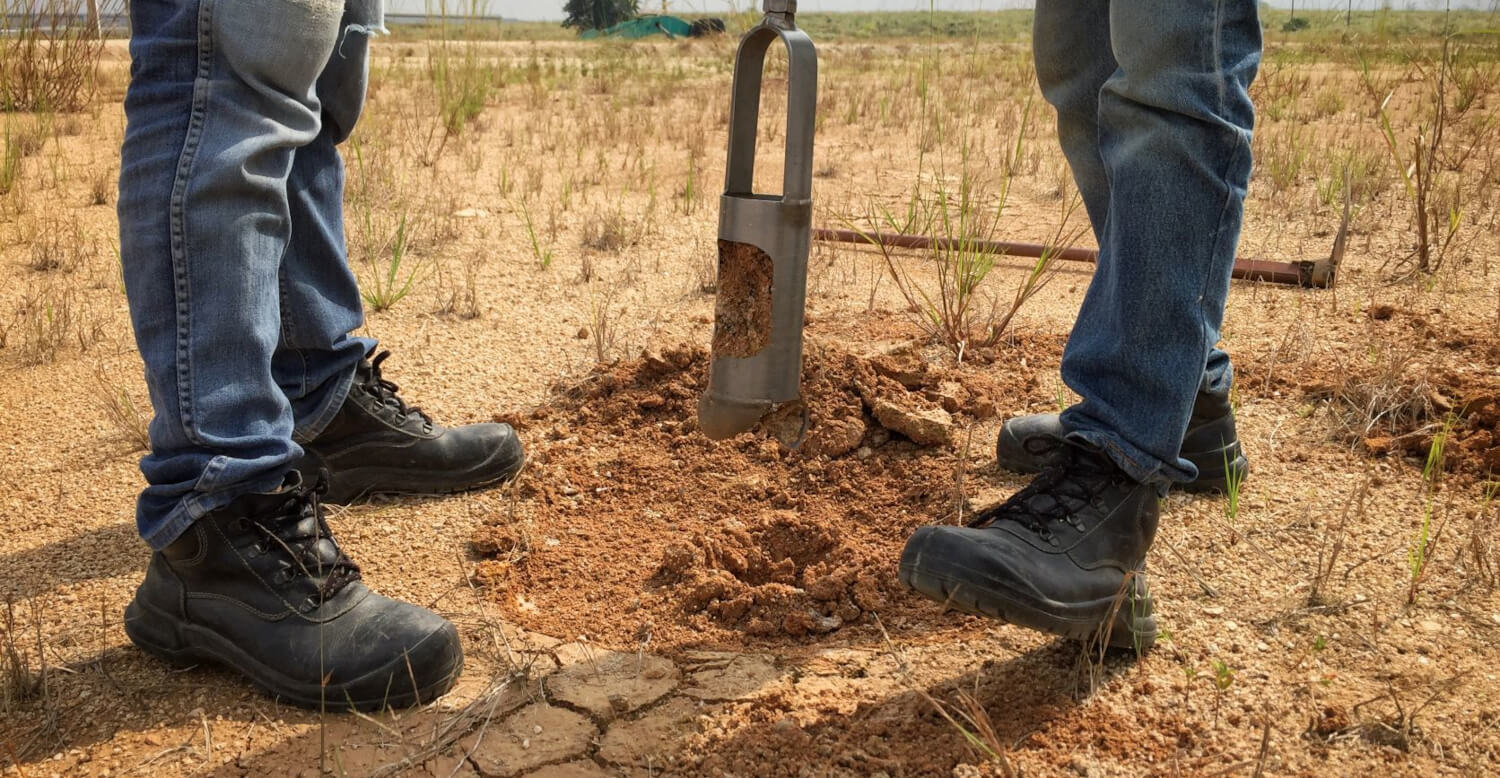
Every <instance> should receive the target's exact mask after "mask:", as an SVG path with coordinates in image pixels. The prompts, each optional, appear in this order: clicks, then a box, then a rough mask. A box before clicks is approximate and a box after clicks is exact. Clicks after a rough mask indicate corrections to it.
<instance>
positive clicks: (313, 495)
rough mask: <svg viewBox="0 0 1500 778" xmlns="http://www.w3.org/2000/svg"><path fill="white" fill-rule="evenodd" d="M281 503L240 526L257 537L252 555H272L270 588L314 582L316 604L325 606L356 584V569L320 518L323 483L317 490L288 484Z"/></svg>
mask: <svg viewBox="0 0 1500 778" xmlns="http://www.w3.org/2000/svg"><path fill="white" fill-rule="evenodd" d="M289 487H290V488H288V489H287V492H286V497H287V499H286V502H285V503H283V504H282V505H281V507H280V508H279V509H278V510H276V511H274V512H273V513H272V514H271V515H270V516H269V517H267V518H256V519H246V520H244V521H245V522H246V524H248V525H249V527H250V528H251V529H253V530H254V531H255V532H256V533H257V534H258V535H259V536H260V540H259V541H258V542H256V544H255V550H256V551H257V552H258V553H260V554H271V553H273V552H275V551H279V552H280V553H279V554H278V555H277V556H278V559H277V560H276V561H277V563H278V564H277V566H278V569H277V570H276V571H275V572H274V573H272V574H271V581H270V583H272V584H274V585H284V584H287V583H290V582H292V581H294V580H296V579H298V578H305V579H310V580H312V581H316V582H317V596H318V598H319V599H318V602H322V601H326V600H328V599H330V598H332V597H333V596H334V595H336V594H338V593H339V592H340V591H342V590H343V589H344V587H346V586H348V585H349V584H351V583H353V582H355V581H358V580H360V578H361V574H360V570H359V565H357V564H355V562H354V560H352V559H350V558H349V557H348V555H346V554H345V553H344V551H343V549H341V548H339V546H338V543H336V542H335V541H334V539H333V533H332V531H330V530H329V528H328V520H327V519H326V518H325V516H324V512H323V507H322V497H323V495H324V494H326V493H327V492H328V481H327V479H326V478H320V479H318V482H317V483H316V484H312V485H301V484H289Z"/></svg>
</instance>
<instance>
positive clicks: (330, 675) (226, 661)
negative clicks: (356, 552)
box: [125, 471, 464, 711]
mask: <svg viewBox="0 0 1500 778" xmlns="http://www.w3.org/2000/svg"><path fill="white" fill-rule="evenodd" d="M319 488H321V485H320V486H319ZM317 491H318V489H316V488H313V487H309V486H307V485H304V484H303V482H302V479H301V476H300V475H299V474H298V473H296V472H295V471H293V472H292V473H291V474H290V475H289V476H288V477H287V482H286V484H285V485H284V486H283V487H282V489H281V490H280V491H279V492H277V493H275V494H253V495H247V496H245V497H241V498H240V499H238V500H236V501H235V502H233V503H231V504H230V505H229V506H227V507H225V508H221V509H219V510H216V511H213V512H211V513H209V514H207V515H206V516H204V517H203V518H201V519H199V520H198V521H197V522H195V523H194V524H193V525H192V526H191V527H189V528H188V530H187V532H186V533H184V534H183V536H182V537H181V538H179V539H177V540H176V541H175V542H173V543H172V545H170V546H168V547H167V548H165V549H163V550H162V551H159V552H157V553H155V554H153V555H152V557H151V565H150V567H148V568H147V569H146V580H145V581H144V582H143V583H142V584H141V586H140V588H139V589H138V590H137V591H136V595H135V599H134V600H133V601H132V602H131V603H130V605H129V606H127V607H126V608H125V634H127V635H129V636H130V639H131V641H132V642H134V643H135V644H136V645H137V646H139V647H141V648H142V649H144V650H145V651H147V652H149V653H152V654H155V655H157V656H159V657H162V658H164V659H167V660H169V661H172V662H176V663H179V664H195V663H199V662H214V663H217V664H221V665H225V666H227V667H230V668H233V669H235V670H237V671H239V672H240V673H242V674H244V675H245V676H246V677H248V678H249V679H250V680H251V681H253V682H255V684H257V685H258V686H260V687H262V688H264V689H265V690H266V691H268V692H270V693H271V694H272V695H274V696H275V697H278V698H280V699H282V700H284V701H286V702H289V703H292V704H295V705H301V706H304V707H309V708H319V709H324V708H326V709H330V710H332V709H340V710H348V709H350V708H353V709H356V710H364V711H372V710H380V709H382V708H386V707H390V708H403V707H408V706H411V705H419V704H422V703H425V702H430V701H432V700H435V699H437V698H438V697H440V696H442V695H443V694H444V693H445V692H447V691H448V689H450V688H452V686H453V683H454V681H455V680H456V679H457V678H458V675H459V672H460V671H461V670H462V669H463V664H464V660H463V649H462V647H461V646H460V645H459V639H458V630H457V629H456V628H455V627H454V626H453V625H452V624H450V623H449V622H448V621H446V620H445V619H443V618H442V617H441V616H439V615H437V614H436V613H433V612H432V611H429V610H426V609H425V608H419V607H417V606H415V605H408V604H406V603H403V602H397V601H395V600H391V599H387V598H385V597H382V596H380V595H378V594H375V593H374V592H372V591H370V590H369V589H368V588H366V587H365V585H364V584H363V583H361V582H360V575H359V567H358V566H356V565H355V564H354V563H353V562H352V561H350V560H349V558H348V557H347V556H345V555H344V553H343V552H342V551H340V550H339V547H338V545H337V544H336V543H335V542H334V540H333V538H332V536H330V534H329V532H328V524H327V523H326V522H325V521H324V519H323V508H322V505H321V503H320V501H319V497H318V493H317Z"/></svg>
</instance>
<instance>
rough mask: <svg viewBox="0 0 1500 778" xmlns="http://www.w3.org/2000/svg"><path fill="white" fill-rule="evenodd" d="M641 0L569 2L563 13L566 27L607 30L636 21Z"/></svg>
mask: <svg viewBox="0 0 1500 778" xmlns="http://www.w3.org/2000/svg"><path fill="white" fill-rule="evenodd" d="M640 5H641V4H640V0H568V1H567V2H566V3H564V4H563V13H565V14H567V15H568V18H567V19H565V20H564V21H563V26H564V27H572V28H575V29H577V30H580V31H581V30H605V29H609V28H610V27H613V26H615V25H617V24H619V23H620V22H624V21H629V20H631V19H634V18H635V17H636V15H637V14H639V13H640Z"/></svg>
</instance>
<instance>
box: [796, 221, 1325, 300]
mask: <svg viewBox="0 0 1500 778" xmlns="http://www.w3.org/2000/svg"><path fill="white" fill-rule="evenodd" d="M813 240H817V241H823V242H825V243H860V244H865V245H883V246H888V247H891V248H903V249H932V248H936V249H940V250H945V251H947V250H952V249H955V248H963V249H965V250H968V251H976V252H979V253H982V254H1007V255H1010V256H1012V257H1031V258H1040V257H1041V256H1042V254H1043V253H1044V252H1047V251H1049V250H1050V251H1051V256H1053V257H1056V258H1057V259H1065V260H1068V261H1070V262H1098V261H1099V252H1098V251H1095V250H1093V249H1084V248H1077V247H1073V246H1065V247H1061V248H1053V247H1048V246H1043V245H1040V244H1037V243H1012V242H1010V241H1003V240H968V241H960V240H954V239H952V238H931V237H927V236H925V235H898V234H895V233H889V232H875V233H860V232H854V231H853V230H829V229H815V230H813ZM1234 277H1235V278H1236V279H1240V280H1243V281H1265V282H1268V283H1273V284H1289V285H1292V286H1305V287H1312V288H1316V289H1324V288H1327V287H1328V286H1330V285H1331V284H1332V283H1333V279H1334V266H1333V263H1332V262H1331V261H1329V260H1326V259H1324V260H1317V261H1312V262H1271V261H1267V260H1261V259H1247V258H1244V257H1240V258H1238V259H1236V260H1235V261H1234Z"/></svg>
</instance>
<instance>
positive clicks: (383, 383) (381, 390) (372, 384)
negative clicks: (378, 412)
mask: <svg viewBox="0 0 1500 778" xmlns="http://www.w3.org/2000/svg"><path fill="white" fill-rule="evenodd" d="M390 356H391V352H389V351H382V352H380V353H379V354H377V355H376V356H375V359H373V360H371V361H370V369H369V375H367V376H362V377H361V380H360V386H361V387H362V388H363V389H364V390H365V391H366V392H369V393H370V394H371V395H373V396H374V397H375V399H377V400H379V401H380V403H381V404H382V405H384V406H386V407H388V408H390V409H391V410H393V411H395V412H396V416H397V417H398V418H400V419H401V421H406V420H407V419H408V418H410V417H411V416H413V415H415V416H417V417H418V418H420V419H421V420H422V423H423V424H426V425H427V426H429V427H431V426H432V417H430V416H428V415H427V414H426V413H423V412H422V409H421V408H419V407H417V406H415V405H407V404H406V401H405V400H403V399H401V394H400V393H401V387H400V386H397V385H396V383H395V382H394V381H388V380H386V378H385V377H384V376H382V375H381V373H380V365H381V363H383V362H385V360H386V359H387V358H389V357H390Z"/></svg>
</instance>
